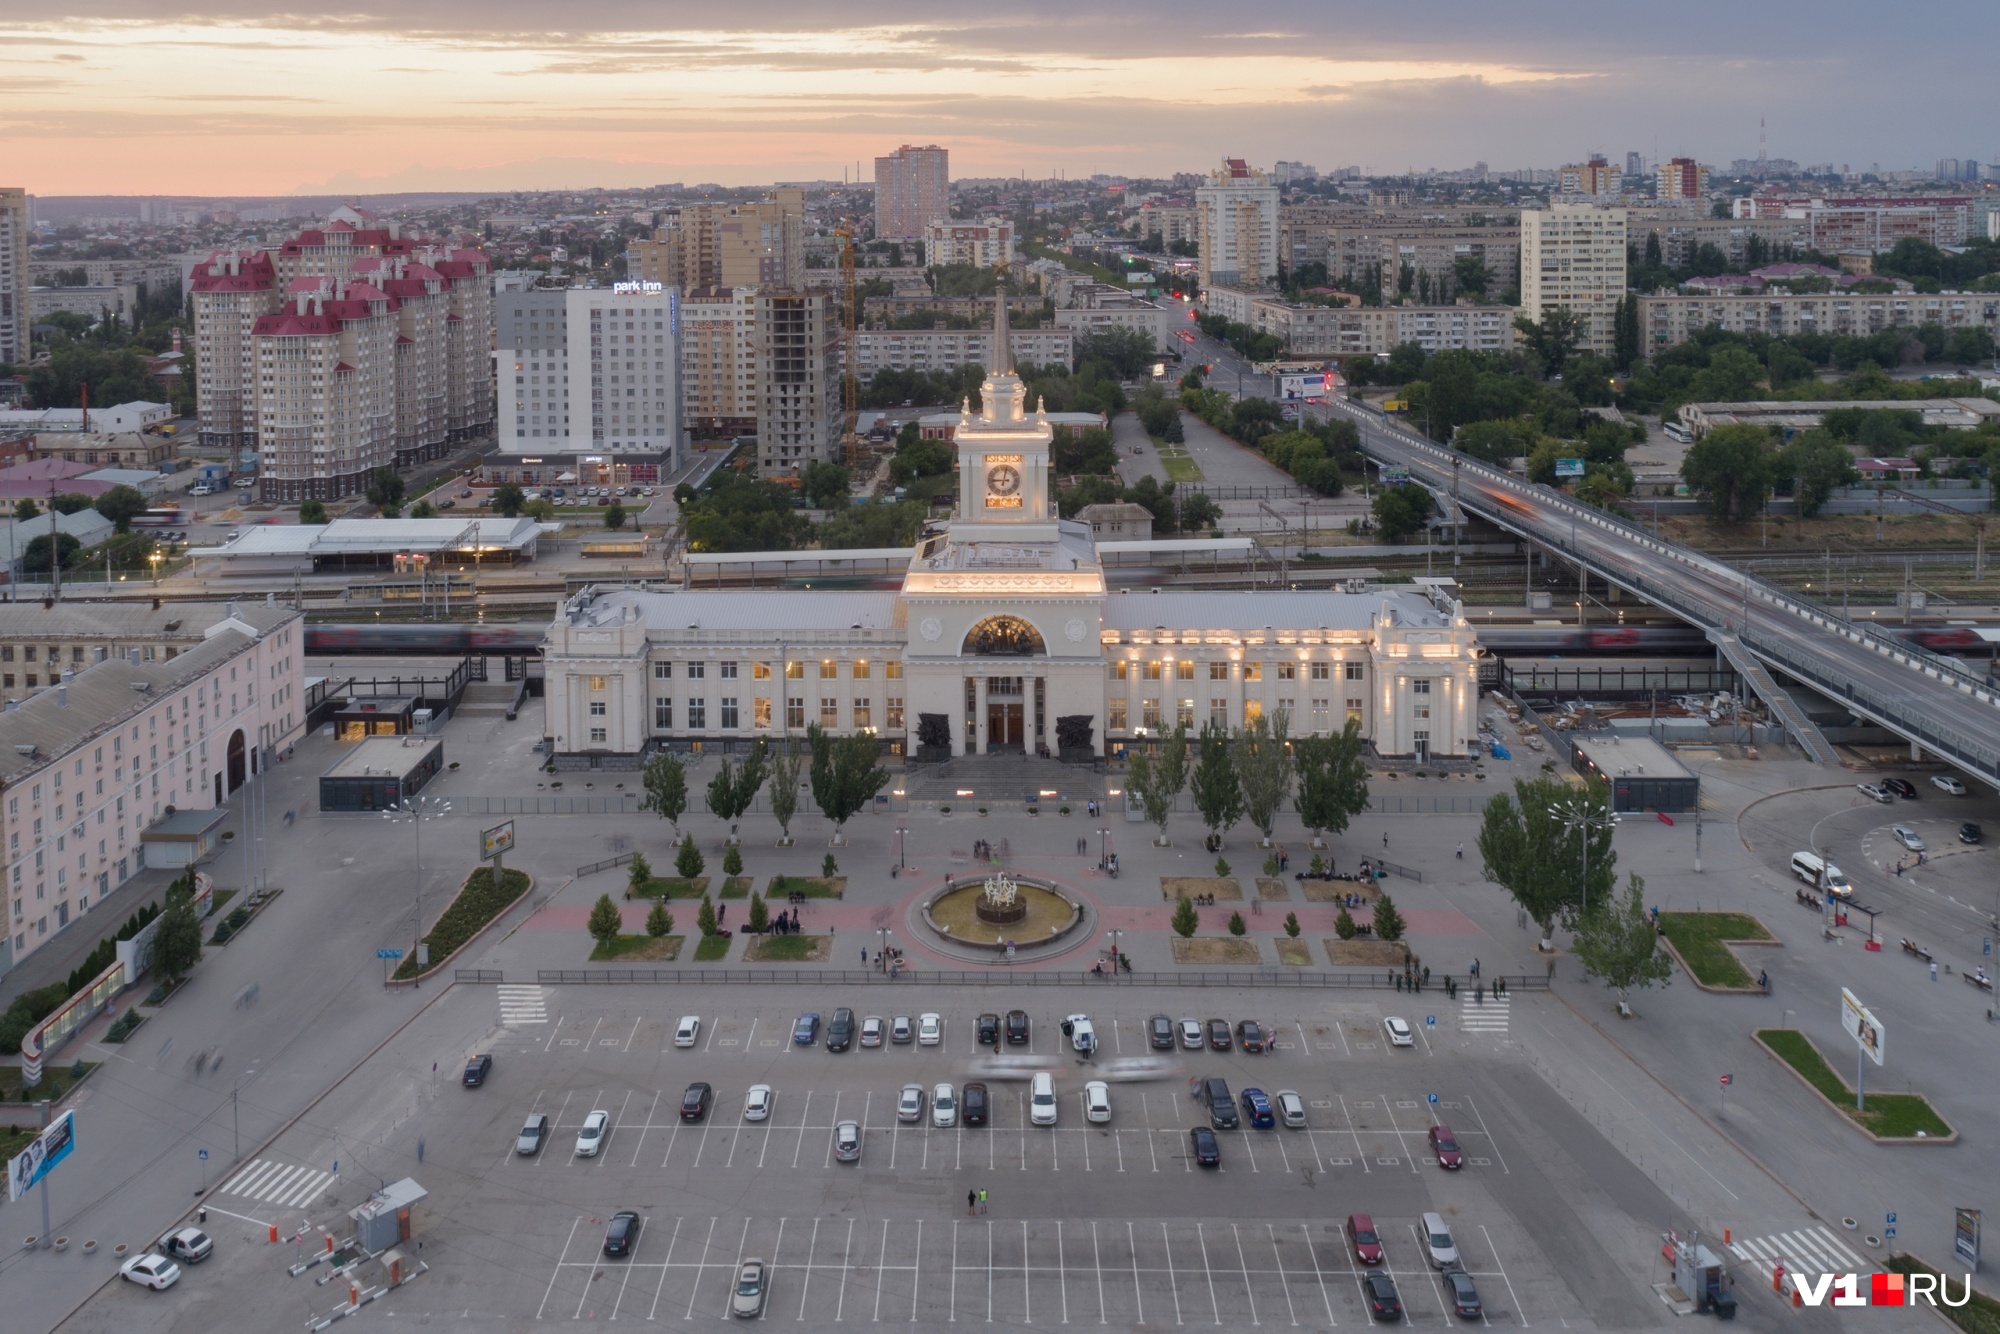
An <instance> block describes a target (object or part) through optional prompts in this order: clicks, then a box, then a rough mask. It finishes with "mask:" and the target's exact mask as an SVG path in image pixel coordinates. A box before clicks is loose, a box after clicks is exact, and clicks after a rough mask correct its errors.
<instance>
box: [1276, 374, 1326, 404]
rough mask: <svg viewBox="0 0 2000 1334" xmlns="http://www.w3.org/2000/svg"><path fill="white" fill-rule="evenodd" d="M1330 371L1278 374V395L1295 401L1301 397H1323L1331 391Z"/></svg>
mask: <svg viewBox="0 0 2000 1334" xmlns="http://www.w3.org/2000/svg"><path fill="white" fill-rule="evenodd" d="M1333 379H1334V377H1333V372H1332V371H1312V372H1310V373H1308V374H1305V375H1280V376H1279V377H1278V397H1279V398H1282V399H1288V400H1292V401H1296V400H1298V399H1301V398H1325V397H1326V396H1327V395H1328V394H1330V393H1332V392H1333Z"/></svg>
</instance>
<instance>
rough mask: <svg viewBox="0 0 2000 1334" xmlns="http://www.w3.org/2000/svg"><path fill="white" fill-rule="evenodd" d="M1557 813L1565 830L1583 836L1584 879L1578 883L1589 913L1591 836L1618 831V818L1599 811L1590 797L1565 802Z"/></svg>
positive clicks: (1578, 888)
mask: <svg viewBox="0 0 2000 1334" xmlns="http://www.w3.org/2000/svg"><path fill="white" fill-rule="evenodd" d="M1555 811H1556V816H1557V818H1558V819H1559V820H1560V821H1561V822H1562V826H1563V828H1564V829H1567V830H1568V831H1569V832H1570V833H1572V834H1576V833H1581V834H1582V835H1583V837H1582V839H1581V840H1580V844H1581V846H1580V848H1579V852H1580V854H1581V855H1580V857H1579V859H1578V860H1579V861H1580V862H1581V868H1580V873H1581V875H1582V877H1583V878H1582V879H1581V880H1580V881H1578V883H1577V890H1578V893H1579V894H1580V895H1581V896H1582V901H1583V911H1584V912H1586V913H1587V912H1589V911H1590V836H1591V835H1592V834H1594V833H1597V832H1599V831H1600V830H1603V831H1609V830H1612V829H1616V828H1617V827H1618V817H1617V816H1616V815H1613V814H1612V813H1611V812H1610V811H1608V810H1598V809H1597V808H1596V807H1595V806H1593V805H1592V804H1591V802H1590V799H1589V798H1588V797H1582V798H1578V799H1576V800H1574V801H1569V802H1565V803H1564V804H1563V805H1560V806H1558V807H1556V808H1555Z"/></svg>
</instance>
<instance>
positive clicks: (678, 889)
mask: <svg viewBox="0 0 2000 1334" xmlns="http://www.w3.org/2000/svg"><path fill="white" fill-rule="evenodd" d="M707 892H708V877H707V876H705V875H698V876H694V877H692V878H690V877H687V876H678V875H665V876H659V875H656V876H654V877H653V878H652V879H651V880H648V881H647V882H646V883H645V884H644V885H642V886H640V887H639V888H637V889H634V890H631V891H630V893H631V896H632V897H633V898H640V899H657V898H660V897H662V896H664V897H666V898H670V899H698V898H700V897H701V896H702V895H704V894H706V893H707Z"/></svg>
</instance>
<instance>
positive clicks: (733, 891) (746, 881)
mask: <svg viewBox="0 0 2000 1334" xmlns="http://www.w3.org/2000/svg"><path fill="white" fill-rule="evenodd" d="M751 883H752V881H751V879H750V877H749V876H747V875H732V876H730V877H729V878H728V879H726V880H724V881H723V882H722V893H721V894H720V895H718V896H717V897H719V898H725V899H747V898H749V897H750V886H751Z"/></svg>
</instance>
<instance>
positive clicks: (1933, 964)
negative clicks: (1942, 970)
mask: <svg viewBox="0 0 2000 1334" xmlns="http://www.w3.org/2000/svg"><path fill="white" fill-rule="evenodd" d="M1931 981H1933V982H1935V981H1937V960H1935V959H1933V960H1931Z"/></svg>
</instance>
